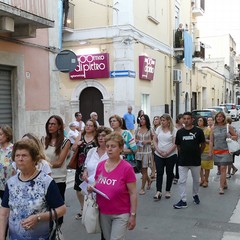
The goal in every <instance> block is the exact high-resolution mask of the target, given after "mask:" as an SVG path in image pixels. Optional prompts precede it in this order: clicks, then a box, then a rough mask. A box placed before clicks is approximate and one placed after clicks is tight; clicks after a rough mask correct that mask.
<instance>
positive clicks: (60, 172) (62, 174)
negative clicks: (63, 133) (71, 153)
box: [45, 138, 69, 183]
mask: <svg viewBox="0 0 240 240" xmlns="http://www.w3.org/2000/svg"><path fill="white" fill-rule="evenodd" d="M67 141H69V139H68V138H64V140H63V143H62V149H63V148H64V147H65V145H66V143H67ZM45 154H46V156H47V158H48V161H49V162H50V164H51V162H54V161H56V160H57V159H58V157H59V156H57V155H56V154H55V146H54V147H53V146H50V145H49V146H48V148H47V149H45ZM66 159H67V157H66ZM66 159H64V161H63V163H62V166H61V167H58V168H52V174H51V177H52V178H53V179H54V180H55V182H56V183H60V182H66V179H67V163H66Z"/></svg>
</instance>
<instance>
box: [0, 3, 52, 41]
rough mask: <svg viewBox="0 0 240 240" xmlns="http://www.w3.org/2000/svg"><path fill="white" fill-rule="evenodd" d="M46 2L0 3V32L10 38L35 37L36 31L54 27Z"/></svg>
mask: <svg viewBox="0 0 240 240" xmlns="http://www.w3.org/2000/svg"><path fill="white" fill-rule="evenodd" d="M48 5H49V3H48V0H3V1H1V2H0V32H9V33H11V35H12V37H18V38H26V37H35V36H36V29H38V28H50V27H54V21H53V20H50V16H49V14H48V12H49V9H48Z"/></svg>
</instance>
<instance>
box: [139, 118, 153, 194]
mask: <svg viewBox="0 0 240 240" xmlns="http://www.w3.org/2000/svg"><path fill="white" fill-rule="evenodd" d="M153 135H154V132H153V131H152V129H151V124H150V120H149V117H148V115H146V114H144V115H142V116H141V117H140V123H139V128H138V129H137V130H136V131H135V141H136V144H137V145H138V150H137V153H136V155H135V158H136V160H139V161H141V162H142V171H141V172H142V186H141V190H140V192H139V194H140V195H144V194H145V185H146V183H147V189H148V190H149V189H150V187H151V183H152V180H151V179H150V177H149V176H148V167H149V166H151V162H152V148H151V143H152V140H153Z"/></svg>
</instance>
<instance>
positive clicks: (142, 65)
mask: <svg viewBox="0 0 240 240" xmlns="http://www.w3.org/2000/svg"><path fill="white" fill-rule="evenodd" d="M155 65H156V60H155V59H153V58H149V57H146V56H139V78H140V79H144V80H153V77H154V71H155Z"/></svg>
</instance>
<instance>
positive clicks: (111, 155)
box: [89, 132, 137, 240]
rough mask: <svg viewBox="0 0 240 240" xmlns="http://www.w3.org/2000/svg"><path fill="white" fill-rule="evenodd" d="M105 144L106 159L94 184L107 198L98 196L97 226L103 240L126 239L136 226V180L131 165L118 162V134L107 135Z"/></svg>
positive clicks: (121, 143) (121, 140)
mask: <svg viewBox="0 0 240 240" xmlns="http://www.w3.org/2000/svg"><path fill="white" fill-rule="evenodd" d="M105 143H106V149H107V154H108V158H107V159H106V160H105V161H101V162H100V163H99V164H98V166H97V170H96V175H95V184H94V185H95V188H97V189H98V190H100V191H102V192H103V193H105V194H106V195H107V196H108V197H109V199H106V198H105V197H103V196H101V195H100V194H97V203H98V206H99V212H100V225H101V229H102V231H103V235H104V238H105V239H106V240H112V239H116V240H117V239H119V240H120V239H125V238H126V231H127V229H129V230H133V229H134V228H135V226H136V212H137V188H136V176H135V173H134V171H133V168H132V167H131V165H130V164H129V163H128V162H126V161H124V160H123V159H122V158H121V155H120V154H121V152H122V151H123V146H124V140H123V138H122V136H121V134H119V133H117V132H113V133H111V134H109V135H107V136H106V137H105ZM106 180H107V182H108V184H106ZM89 191H92V188H91V187H89Z"/></svg>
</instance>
